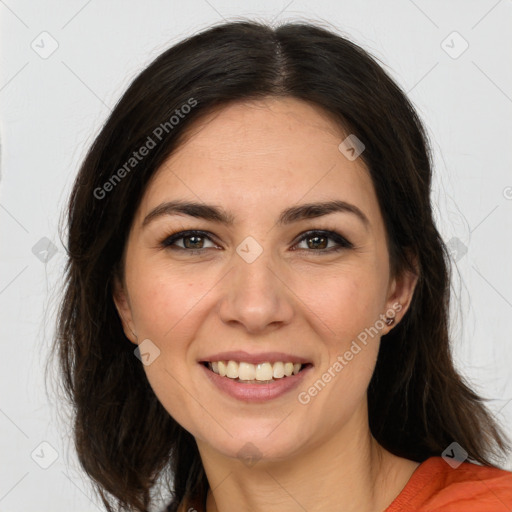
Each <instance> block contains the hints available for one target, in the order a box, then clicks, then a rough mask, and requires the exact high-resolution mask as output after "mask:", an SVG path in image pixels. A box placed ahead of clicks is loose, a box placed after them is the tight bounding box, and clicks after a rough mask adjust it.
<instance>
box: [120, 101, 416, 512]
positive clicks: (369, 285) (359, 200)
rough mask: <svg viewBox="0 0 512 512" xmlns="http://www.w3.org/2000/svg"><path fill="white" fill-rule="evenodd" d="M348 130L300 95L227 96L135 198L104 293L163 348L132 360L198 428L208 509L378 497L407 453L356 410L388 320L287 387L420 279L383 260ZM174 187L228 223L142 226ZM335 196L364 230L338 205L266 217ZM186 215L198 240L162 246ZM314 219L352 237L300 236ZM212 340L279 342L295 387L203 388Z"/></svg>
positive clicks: (354, 504)
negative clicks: (250, 455)
mask: <svg viewBox="0 0 512 512" xmlns="http://www.w3.org/2000/svg"><path fill="white" fill-rule="evenodd" d="M346 135H347V134H344V133H343V131H342V130H341V128H340V126H339V125H338V124H336V123H335V122H334V121H333V120H332V119H331V118H330V117H329V116H328V115H327V114H326V113H324V112H323V111H322V110H320V109H319V108H317V107H315V106H311V105H309V104H307V103H305V102H302V101H300V100H296V99H291V98H286V99H281V98H280V99H275V98H268V99H265V100H258V101H251V102H243V103H235V104H231V105H229V106H227V107H223V108H222V109H221V110H219V111H217V112H215V113H213V114H210V115H209V116H208V117H207V118H206V119H204V120H202V121H200V122H198V123H196V126H195V127H194V129H193V130H192V131H191V132H190V133H189V136H188V137H187V138H186V139H185V143H184V144H183V145H182V146H181V147H180V148H179V149H178V150H177V151H176V152H175V153H173V154H172V155H171V156H170V157H169V158H168V160H167V161H166V162H165V163H164V164H163V165H162V166H161V168H160V169H159V170H158V171H157V173H156V174H155V176H154V177H153V180H152V181H151V182H150V183H149V185H148V187H147V189H146V190H145V193H144V196H143V199H142V202H141V204H140V207H139V209H138V211H137V213H136V216H135V219H134V222H133V225H132V229H131V232H130V235H129V238H128V241H127V244H126V247H125V261H124V265H125V266H124V268H125V274H124V279H123V281H122V282H120V281H116V283H115V291H114V300H115V303H116V307H117V309H118V312H119V314H120V316H121V318H122V321H123V326H124V330H125V333H126V336H127V337H128V338H129V339H130V340H131V341H132V342H133V343H136V344H137V343H140V342H141V341H142V340H145V339H150V340H151V341H152V343H154V344H155V345H156V346H157V347H158V348H159V350H160V355H159V357H157V358H156V359H155V360H154V361H153V362H152V363H151V364H150V365H147V366H144V369H145V371H146V374H147V378H148V380H149V382H150V384H151V386H152V388H153V390H154V392H155V394H156V395H157V397H158V399H159V400H160V401H161V403H162V404H163V406H164V407H165V409H166V410H167V411H168V412H169V414H170V415H171V416H172V417H173V418H175V420H176V421H178V422H179V423H180V424H181V425H182V426H183V427H184V428H185V429H186V430H187V431H188V432H190V433H191V434H192V435H193V436H194V437H195V439H196V442H197V445H198V449H199V452H200V455H201V459H202V462H203V465H204V467H205V471H206V475H207V477H208V481H209V484H210V491H209V492H208V499H207V511H208V512H212V511H221V512H228V511H231V510H239V511H252V512H268V510H276V511H277V510H279V511H280V512H292V511H294V512H295V511H299V510H300V511H302V510H304V509H305V510H308V512H316V511H320V510H322V511H325V510H339V509H340V503H342V504H343V510H344V511H358V512H362V511H368V512H369V511H379V510H384V509H385V508H386V507H387V506H388V505H389V504H390V503H391V502H392V500H393V499H394V498H395V497H396V496H397V495H398V494H399V493H400V491H401V490H402V488H403V487H404V486H405V484H406V483H407V481H408V479H409V478H410V476H411V475H412V473H413V472H414V470H415V469H416V468H417V466H418V463H416V462H414V461H410V460H408V459H404V458H400V457H396V456H394V455H392V454H391V453H389V452H388V451H386V450H385V449H384V448H382V447H381V446H380V445H379V444H378V443H377V442H376V440H375V439H374V438H373V437H372V435H371V432H370V430H369V425H368V410H367V401H366V398H367V395H366V393H367V388H368V384H369V382H370V379H371V376H372V373H373V370H374V367H375V363H376V358H377V353H378V348H379V344H380V336H381V335H383V334H386V333H387V332H388V331H389V330H390V329H391V328H393V326H391V327H388V326H384V327H383V328H382V329H380V334H378V335H376V336H374V337H373V338H370V339H369V342H368V344H367V345H366V346H364V348H363V349H362V350H361V351H360V352H359V353H358V354H357V355H356V356H354V358H353V359H352V360H351V361H350V362H349V363H348V364H347V365H346V366H345V367H344V368H343V370H342V371H341V372H338V373H337V374H336V377H335V378H333V379H332V380H331V381H330V382H329V383H328V384H327V385H326V386H325V387H324V388H323V389H322V390H321V392H319V393H318V394H317V395H316V396H314V397H313V398H312V399H311V401H310V402H309V403H308V404H302V403H300V402H299V401H298V399H297V395H298V393H299V392H300V391H305V390H306V391H307V389H308V388H309V387H310V386H312V385H313V383H314V382H315V381H317V380H318V379H319V378H320V377H321V375H322V374H323V373H324V372H326V371H327V369H328V368H329V367H332V365H333V363H334V362H335V361H336V358H337V356H338V355H342V354H344V353H345V352H346V351H347V350H348V349H349V347H350V344H351V342H352V341H353V340H355V339H356V337H357V335H358V334H359V333H361V332H362V331H364V329H365V328H369V327H370V326H373V325H376V321H377V320H378V319H379V318H382V317H380V315H383V314H386V312H387V311H388V310H390V309H393V304H395V308H396V304H400V305H401V310H400V311H399V312H397V313H396V316H395V324H394V325H396V324H397V323H399V322H400V319H401V318H402V317H403V315H404V314H405V312H406V311H407V308H408V307H409V304H410V301H411V298H412V294H413V291H414V287H415V285H416V281H417V276H416V275H413V274H411V273H404V274H403V275H401V276H397V277H396V278H395V277H392V276H391V274H390V266H389V253H388V247H387V242H386V233H385V228H384V223H383V219H382V216H381V212H380V209H379V206H378V202H377V197H376V195H375V191H374V188H373V185H372V182H371V179H370V176H369V173H368V170H367V169H366V167H365V165H364V163H363V161H362V160H361V158H357V159H356V160H354V161H350V160H349V159H347V158H346V157H345V156H344V155H343V154H342V153H341V152H340V151H339V149H338V145H339V144H340V142H341V141H343V140H344V138H345V137H346ZM173 199H184V200H191V201H198V202H205V203H209V204H212V203H213V204H215V205H217V206H222V207H223V208H224V209H226V210H228V211H230V212H232V213H233V215H234V217H235V222H234V224H233V226H231V227H228V226H224V225H221V224H219V223H216V222H212V221H205V220H202V219H197V218H193V217H189V216H183V215H180V216H178V215H173V216H171V215H167V216H162V217H158V218H156V219H155V220H153V221H152V222H150V223H149V224H148V225H147V226H146V227H144V228H143V227H142V221H143V219H144V218H145V216H146V215H147V214H148V213H149V212H150V211H151V210H152V209H153V208H155V207H156V206H158V205H159V204H160V203H162V202H164V201H169V200H173ZM331 199H341V200H344V201H347V202H350V203H352V204H354V205H356V206H357V207H358V208H359V209H360V210H362V211H363V212H364V214H365V215H366V216H367V218H368V219H369V222H370V224H369V227H368V229H366V228H365V226H364V224H363V223H362V222H361V221H360V220H359V219H358V218H357V217H356V216H355V215H353V214H351V213H346V212H345V213H343V212H336V213H331V214H329V215H325V216H323V217H319V218H315V219H307V220H301V221H298V222H295V223H293V224H290V225H287V226H278V225H277V224H276V221H277V218H278V216H279V214H280V213H281V211H282V210H284V209H285V208H287V207H290V206H296V205H297V204H303V203H309V202H316V201H325V200H331ZM187 229H200V230H204V231H208V232H210V233H212V235H214V236H215V239H208V238H205V239H202V240H203V244H204V245H203V247H204V249H203V254H202V255H197V254H196V255H192V254H190V253H186V252H185V251H186V250H187V249H183V250H182V251H179V250H172V249H169V248H162V247H161V246H160V245H159V243H160V242H161V241H162V240H164V239H165V238H166V237H167V236H168V235H169V234H171V233H173V232H174V231H181V230H187ZM313 229H325V230H333V231H337V232H338V233H340V234H341V235H342V236H344V237H345V238H347V239H348V240H349V241H350V242H351V243H352V244H354V248H350V249H342V250H341V251H339V252H331V253H329V252H326V251H325V249H324V252H323V254H322V253H321V250H322V248H324V247H325V246H321V247H320V248H317V247H316V246H315V245H314V244H311V243H309V244H308V242H307V241H306V240H303V241H298V239H299V235H301V234H302V233H304V232H305V231H308V230H313ZM247 236H251V237H253V238H254V239H255V240H256V241H257V242H258V243H259V244H260V246H261V247H262V249H263V252H262V253H261V254H260V256H259V257H258V258H257V259H256V260H255V261H253V262H252V263H250V264H249V263H247V262H246V261H245V260H244V259H243V258H241V257H240V256H239V255H238V253H237V252H236V248H237V246H238V245H239V244H240V243H241V242H242V241H243V240H244V239H245V238H246V237H247ZM187 241H188V242H190V239H188V240H187ZM184 242H185V240H183V239H181V240H177V241H176V242H175V244H177V245H179V246H180V247H183V244H184ZM334 245H336V244H335V242H334V241H333V240H332V241H330V242H329V247H332V246H334ZM192 247H201V242H199V245H198V243H197V241H196V242H195V245H192ZM294 247H295V248H296V249H299V250H293V248H294ZM188 250H189V251H190V249H188ZM224 350H246V351H248V352H265V351H282V352H287V353H291V354H295V355H298V356H303V357H306V358H307V359H308V360H310V361H311V362H312V363H313V365H314V367H313V370H312V371H311V372H310V374H309V375H308V376H307V379H306V380H305V381H304V383H303V385H301V386H300V389H297V390H293V391H291V392H289V393H286V394H285V395H284V396H281V397H278V398H276V399H273V400H269V401H267V402H264V403H257V404H255V403H246V402H241V401H239V400H236V399H235V398H232V397H230V396H228V395H224V394H223V393H222V392H221V391H219V390H218V389H217V388H216V387H214V386H213V385H212V384H211V383H210V381H209V380H208V379H207V378H206V376H205V375H204V370H203V369H202V368H201V367H200V365H199V363H198V359H200V358H201V357H204V356H208V355H212V354H213V353H215V352H220V351H224ZM249 442H250V443H252V445H254V446H255V447H256V448H257V461H256V463H255V464H254V465H249V464H247V463H245V462H244V460H243V459H242V458H241V457H239V456H238V453H239V451H240V450H241V449H242V448H243V447H244V446H247V445H246V443H249ZM312 489H313V490H314V491H315V492H312Z"/></svg>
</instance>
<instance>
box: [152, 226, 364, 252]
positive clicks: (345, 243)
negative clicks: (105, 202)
mask: <svg viewBox="0 0 512 512" xmlns="http://www.w3.org/2000/svg"><path fill="white" fill-rule="evenodd" d="M194 235H198V236H200V237H202V238H207V239H209V240H210V241H211V242H212V243H215V244H217V245H220V244H218V242H216V236H215V235H213V233H210V232H209V231H204V230H200V229H186V230H181V231H176V232H174V233H171V234H168V235H167V236H165V237H164V238H163V240H161V242H160V244H159V246H160V247H162V248H164V249H169V248H172V249H175V250H179V251H182V252H186V253H189V254H201V253H204V251H206V249H211V247H206V248H199V249H187V248H183V247H176V246H174V247H173V245H172V244H173V243H174V242H176V241H177V240H181V239H183V238H187V237H189V236H194ZM313 235H320V236H324V237H325V238H327V239H330V240H333V241H334V242H335V243H336V245H335V246H334V247H330V248H328V249H318V250H315V249H292V250H293V251H305V252H307V253H317V254H319V255H322V254H329V253H333V252H337V251H340V250H343V249H352V248H354V245H353V244H352V242H350V241H349V240H348V239H347V238H346V237H345V236H343V235H342V234H341V233H338V232H337V231H334V230H332V229H322V228H315V229H309V230H307V231H304V232H302V233H300V234H299V235H298V236H297V237H296V238H295V239H294V241H293V242H292V243H293V246H296V245H297V244H299V243H301V242H303V241H304V240H306V239H307V238H308V237H312V236H313Z"/></svg>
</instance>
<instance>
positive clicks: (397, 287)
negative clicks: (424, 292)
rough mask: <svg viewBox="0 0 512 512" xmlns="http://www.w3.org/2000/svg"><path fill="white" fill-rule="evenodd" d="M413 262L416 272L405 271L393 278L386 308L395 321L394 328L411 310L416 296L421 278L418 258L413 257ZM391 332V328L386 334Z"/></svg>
mask: <svg viewBox="0 0 512 512" xmlns="http://www.w3.org/2000/svg"><path fill="white" fill-rule="evenodd" d="M412 261H413V265H414V269H415V271H414V272H412V271H411V270H408V269H405V270H403V271H402V272H401V273H400V275H398V276H396V277H395V278H393V281H392V283H391V287H390V293H389V295H388V299H387V302H386V306H387V308H388V312H391V315H390V316H392V317H393V318H394V320H395V321H394V322H393V323H392V324H391V325H393V326H396V325H397V324H398V323H399V322H400V320H401V319H402V318H403V317H404V315H405V313H406V312H407V310H408V309H409V306H410V304H411V301H412V297H413V295H414V290H415V289H416V284H417V282H418V277H419V267H418V263H417V258H416V257H413V258H412ZM393 315H394V316H393ZM390 330H391V328H387V329H386V332H385V333H384V334H387V332H389V331H390Z"/></svg>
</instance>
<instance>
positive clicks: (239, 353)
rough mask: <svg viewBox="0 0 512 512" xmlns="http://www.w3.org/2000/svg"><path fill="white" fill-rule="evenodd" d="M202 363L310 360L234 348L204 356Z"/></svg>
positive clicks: (299, 361) (293, 361)
mask: <svg viewBox="0 0 512 512" xmlns="http://www.w3.org/2000/svg"><path fill="white" fill-rule="evenodd" d="M199 361H200V362H202V363H211V362H214V361H238V362H245V363H252V364H260V363H267V362H269V363H275V362H278V361H281V362H283V363H287V362H292V363H301V364H307V363H310V361H309V360H308V359H306V358H304V357H300V356H295V355H292V354H286V353H284V352H260V353H259V354H250V353H249V352H244V351H243V350H236V351H231V352H218V353H217V354H213V355H211V356H206V357H203V358H201V359H199Z"/></svg>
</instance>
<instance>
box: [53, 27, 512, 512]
mask: <svg viewBox="0 0 512 512" xmlns="http://www.w3.org/2000/svg"><path fill="white" fill-rule="evenodd" d="M430 186H431V162H430V156H429V150H428V146H427V140H426V136H425V132H424V129H423V127H422V125H421V122H420V121H419V119H418V117H417V115H416V113H415V112H414V110H413V108H412V106H411V104H410V103H409V101H408V100H407V99H406V97H405V96H404V94H403V92H402V91H401V90H400V89H399V88H398V87H397V85H396V84H395V83H394V82H393V81H392V80H391V79H390V78H389V77H388V76H387V74H386V73H385V72H384V71H383V69H382V68H381V67H380V66H379V65H378V64H377V63H376V62H375V60H374V59H373V58H372V57H371V56H369V55H368V54H367V53H366V52H365V51H363V50H362V49H361V48H359V47H358V46H356V45H355V44H353V43H351V42H350V41H348V40H346V39H344V38H342V37H340V36H339V35H336V34H334V33H332V32H330V31H327V30H325V29H323V28H320V27H316V26H313V25H308V24H288V25H284V26H281V27H279V28H277V29H272V28H270V27H268V26H265V25H263V24H258V23H252V22H236V23H227V24H223V25H220V26H217V27H213V28H211V29H209V30H206V31H204V32H202V33H200V34H199V35H196V36H194V37H191V38H189V39H187V40H186V41H183V42H181V43H180V44H178V45H176V46H175V47H173V48H171V49H169V50H168V51H166V52H165V53H164V54H162V55H161V56H160V57H158V58H157V59H156V60H155V61H154V62H153V63H152V64H151V65H150V66H149V67H148V68H147V69H146V70H144V71H143V72H142V73H141V74H140V75H139V76H138V77H137V78H136V79H135V80H134V82H133V84H132V85H131V86H130V87H129V89H128V90H127V91H126V93H125V94H124V95H123V97H122V98H121V100H120V101H119V103H118V104H117V105H116V107H115V109H114V110H113V112H112V114H111V116H110V118H109V119H108V121H107V122H106V124H105V126H104V127H103V129H102V130H101V133H100V134H99V135H98V137H97V139H96V140H95V142H94V144H93V146H92V148H91V149H90V151H89V153H88V155H87V157H86V159H85V161H84V163H83V165H82V167H81V169H80V172H79V175H78V177H77V179H76V183H75V186H74V189H73V192H72V196H71V199H70V204H69V210H68V223H69V237H68V251H69V261H68V266H67V274H66V293H65V296H64V298H63V301H62V304H61V310H60V317H59V325H58V335H57V338H56V343H58V347H57V349H58V352H59V361H60V363H61V366H62V372H63V377H64V384H65V390H66V392H67V393H68V395H69V398H70V400H71V403H72V404H73V406H74V410H75V413H76V414H75V423H74V435H75V444H76V448H77V451H78V456H79V459H80V462H81V464H82V466H83V468H84V469H85V471H86V472H87V473H88V474H89V476H90V477H91V478H92V479H93V481H94V482H95V484H96V486H97V489H98V491H99V494H100V496H101V498H102V500H103V502H104V504H105V506H106V507H107V509H108V510H120V509H128V510H137V511H143V510H144V511H145V510H148V508H149V507H150V506H151V505H152V503H153V501H152V498H153V496H152V494H153V491H154V489H155V488H157V487H158V485H159V484H161V483H162V482H163V483H164V484H165V485H166V486H167V487H168V490H170V491H171V493H172V501H171V502H170V503H169V505H168V507H167V510H172V511H175V510H183V511H185V510H197V511H207V512H212V511H220V512H225V511H228V510H235V509H236V510H247V511H248V510H251V511H263V510H273V511H283V512H284V511H292V510H308V511H310V512H314V511H319V510H338V509H340V507H341V508H343V510H345V511H356V510H357V511H383V510H386V511H388V512H397V511H404V510H448V509H449V510H465V511H469V510H484V509H485V510H486V511H488V512H489V511H498V510H510V509H511V508H512V473H509V472H507V471H504V470H503V469H500V468H499V467H498V466H497V465H494V463H493V462H492V461H493V459H496V460H498V459H499V457H500V454H501V453H502V452H504V451H505V450H506V449H507V448H508V445H507V439H506V438H505V436H504V434H503V433H502V431H501V430H500V427H499V426H498V425H497V424H496V423H495V422H494V420H493V418H492V416H491V414H490V413H489V412H488V411H487V409H486V408H485V407H484V405H483V404H482V399H481V398H479V397H478V396H477V395H476V394H475V393H474V392H473V391H472V390H471V389H470V388H469V387H468V386H467V385H466V384H465V382H464V381H463V379H462V377H461V376H460V375H459V374H458V373H457V372H456V371H455V369H454V366H453V362H452V357H451V353H450V348H449V337H448V311H449V275H450V274H449V268H448V262H449V258H448V252H447V250H446V248H445V245H444V243H443V241H442V239H441V238H440V236H439V233H438V231H437V229H436V227H435V225H434V221H433V218H432V210H431V205H430V197H429V195H430ZM171 482H172V483H171ZM341 503H342V504H343V505H342V506H341V505H340V504H341ZM450 507H451V508H450ZM461 507H462V508H461ZM503 507H508V508H503Z"/></svg>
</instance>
